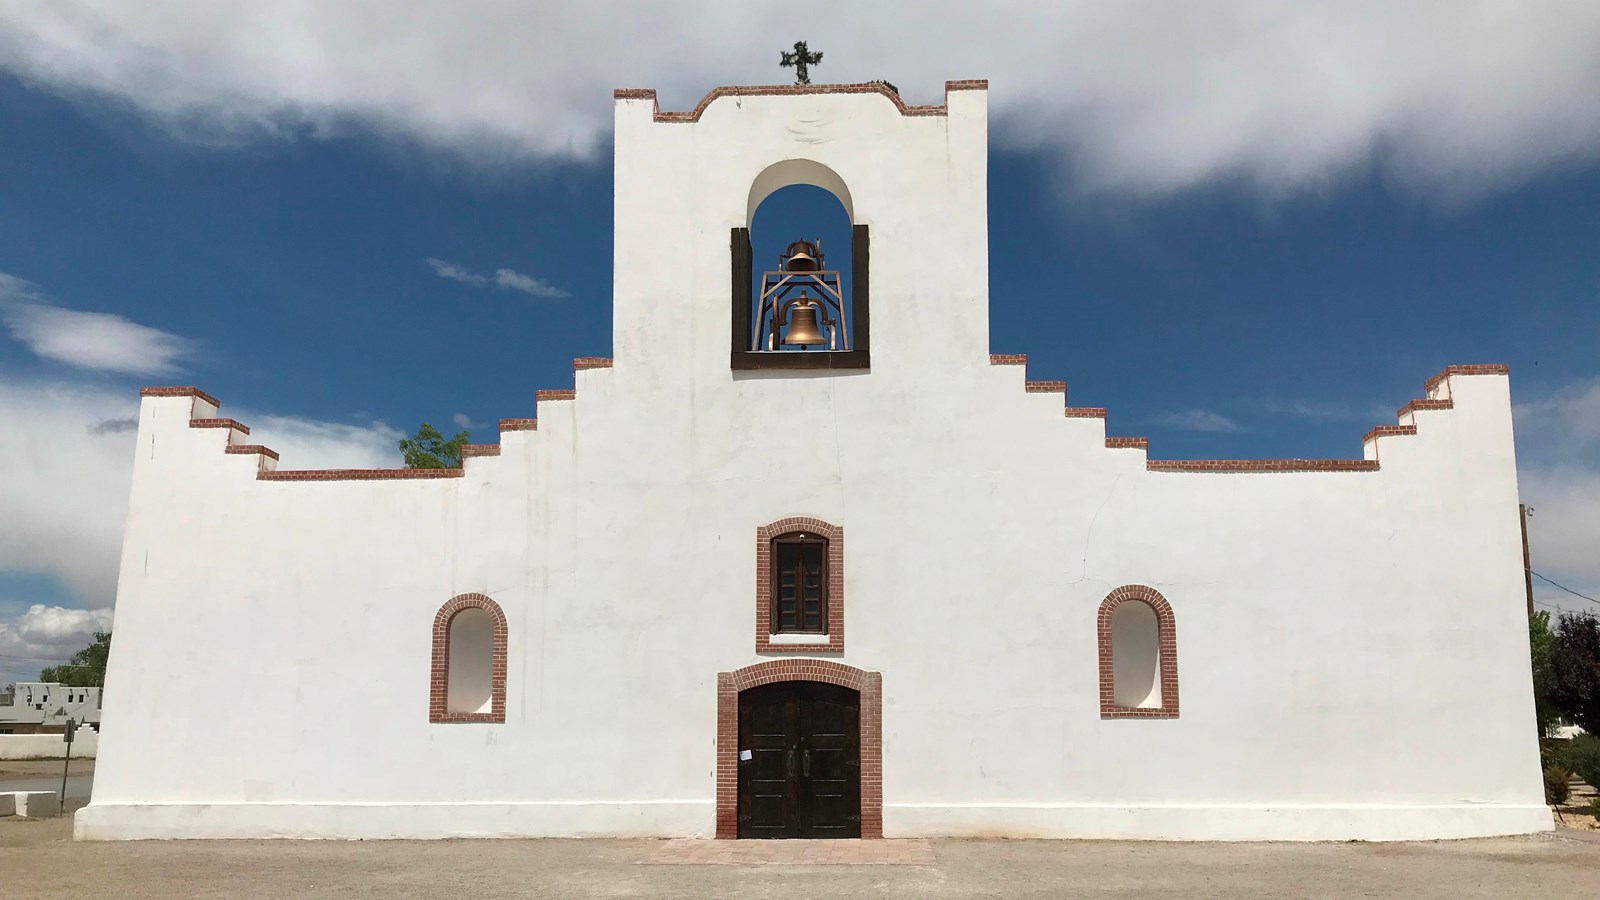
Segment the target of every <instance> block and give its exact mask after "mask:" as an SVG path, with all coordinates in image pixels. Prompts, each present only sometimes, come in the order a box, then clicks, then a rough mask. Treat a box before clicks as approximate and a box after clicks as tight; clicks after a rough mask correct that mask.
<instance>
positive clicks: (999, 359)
mask: <svg viewBox="0 0 1600 900" xmlns="http://www.w3.org/2000/svg"><path fill="white" fill-rule="evenodd" d="M1027 364H1028V354H1026V353H991V354H989V365H991V366H1025V365H1027Z"/></svg>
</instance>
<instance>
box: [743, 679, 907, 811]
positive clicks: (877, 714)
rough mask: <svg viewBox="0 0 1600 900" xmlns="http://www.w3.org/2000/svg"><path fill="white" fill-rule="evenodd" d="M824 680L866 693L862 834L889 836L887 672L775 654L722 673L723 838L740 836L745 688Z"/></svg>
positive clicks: (862, 698) (863, 708) (862, 695)
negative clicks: (885, 755) (742, 698)
mask: <svg viewBox="0 0 1600 900" xmlns="http://www.w3.org/2000/svg"><path fill="white" fill-rule="evenodd" d="M778 681H820V682H822V683H824V684H835V685H838V686H840V687H846V688H850V689H852V690H854V691H857V692H858V693H859V694H860V695H861V837H862V838H863V839H876V838H882V837H883V674H882V673H880V672H869V671H867V670H866V669H858V668H856V667H855V666H848V665H845V664H844V663H840V662H834V661H833V660H830V659H772V660H767V661H765V662H758V663H754V664H752V665H748V666H745V667H744V668H742V669H735V670H733V671H732V672H718V673H717V837H718V838H735V837H738V835H739V693H740V692H741V691H746V690H749V689H750V688H753V687H760V686H761V685H764V684H772V683H774V682H778Z"/></svg>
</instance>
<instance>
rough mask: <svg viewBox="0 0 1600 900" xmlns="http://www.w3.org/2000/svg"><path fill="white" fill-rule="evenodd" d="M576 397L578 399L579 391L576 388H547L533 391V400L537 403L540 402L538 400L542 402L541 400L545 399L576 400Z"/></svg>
mask: <svg viewBox="0 0 1600 900" xmlns="http://www.w3.org/2000/svg"><path fill="white" fill-rule="evenodd" d="M576 399H578V391H577V389H576V388H566V389H564V390H554V389H546V390H542V391H534V392H533V400H534V402H535V403H538V402H541V401H544V400H576Z"/></svg>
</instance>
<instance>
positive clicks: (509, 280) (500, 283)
mask: <svg viewBox="0 0 1600 900" xmlns="http://www.w3.org/2000/svg"><path fill="white" fill-rule="evenodd" d="M427 263H428V266H429V267H430V268H432V269H433V272H434V274H435V275H438V276H439V277H440V278H448V279H450V280H451V281H459V282H461V283H462V284H470V285H472V286H473V287H483V286H485V285H487V284H489V283H490V278H489V276H487V275H480V274H478V273H477V272H474V271H472V270H470V269H468V268H466V267H465V266H458V265H456V264H455V263H453V262H445V261H444V260H442V259H435V258H433V257H431V256H430V257H428V259H427ZM493 283H494V284H495V286H496V287H501V288H505V289H507V290H513V291H521V292H523V293H524V294H527V295H528V296H530V297H549V298H559V297H570V296H572V295H571V294H569V293H567V292H566V291H564V290H562V289H561V288H558V287H556V286H555V285H553V284H551V283H550V282H548V281H545V280H544V279H543V278H535V277H533V276H532V275H524V274H522V273H521V272H518V271H517V270H516V269H496V270H495V273H494V279H493Z"/></svg>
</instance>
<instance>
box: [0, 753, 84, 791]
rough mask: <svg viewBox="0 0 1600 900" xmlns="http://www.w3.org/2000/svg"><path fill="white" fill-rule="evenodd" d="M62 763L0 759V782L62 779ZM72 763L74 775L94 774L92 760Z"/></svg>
mask: <svg viewBox="0 0 1600 900" xmlns="http://www.w3.org/2000/svg"><path fill="white" fill-rule="evenodd" d="M61 762H62V761H61V760H59V759H0V781H4V780H7V779H12V778H49V777H50V776H52V775H54V776H55V777H57V778H60V777H61ZM71 763H72V768H71V773H72V774H73V775H93V774H94V760H92V759H74V760H72V761H71ZM0 790H3V789H0Z"/></svg>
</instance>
